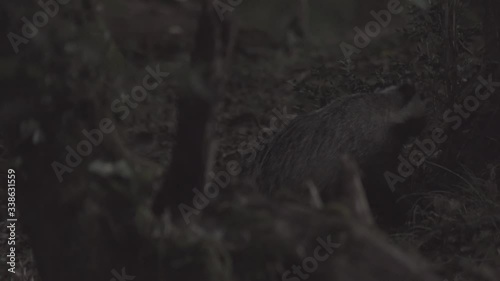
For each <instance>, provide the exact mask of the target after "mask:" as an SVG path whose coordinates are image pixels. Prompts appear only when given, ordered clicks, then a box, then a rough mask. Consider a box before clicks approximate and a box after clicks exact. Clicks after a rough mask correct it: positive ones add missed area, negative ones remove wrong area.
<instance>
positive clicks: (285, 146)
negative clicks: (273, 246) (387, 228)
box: [252, 84, 426, 223]
mask: <svg viewBox="0 0 500 281" xmlns="http://www.w3.org/2000/svg"><path fill="white" fill-rule="evenodd" d="M425 103H426V102H425V101H424V99H423V98H422V97H421V96H420V95H419V94H417V93H416V91H415V88H414V87H413V86H412V85H411V84H403V85H400V86H392V87H389V88H386V89H384V90H380V91H377V92H373V93H363V94H353V95H349V96H344V97H341V98H338V99H336V100H334V101H333V102H331V103H330V104H329V105H327V106H325V107H323V108H321V109H318V110H316V111H314V112H311V113H308V114H305V115H301V116H298V117H296V118H295V119H293V120H292V121H291V122H290V124H289V125H288V126H287V127H285V128H284V129H283V130H282V131H280V132H279V133H277V134H276V135H275V137H274V138H273V139H272V140H271V141H270V142H269V143H268V145H267V146H266V148H265V149H264V150H263V151H262V153H260V154H259V155H258V157H257V160H256V165H255V166H254V167H253V170H252V175H253V179H254V181H255V183H256V186H258V188H259V190H260V191H261V192H264V193H266V194H268V195H271V196H283V195H284V196H287V195H291V194H294V195H297V197H298V198H309V197H308V196H306V195H308V194H309V193H310V183H312V184H313V186H314V187H315V188H316V190H317V191H318V193H319V194H320V197H321V199H323V201H326V202H328V201H332V200H335V197H336V196H338V192H337V190H336V186H339V182H338V181H339V177H340V175H339V170H340V158H341V157H342V156H343V155H344V154H348V155H350V156H351V157H352V158H354V160H355V161H356V162H357V163H358V165H359V166H360V168H361V172H362V182H363V186H364V188H365V191H366V194H367V198H368V202H369V204H370V207H371V208H372V210H373V212H374V213H375V215H376V216H377V215H378V217H379V219H380V218H381V219H382V220H386V221H389V222H396V221H397V222H398V223H400V222H401V221H402V219H403V218H402V216H401V214H402V213H401V210H400V209H399V208H398V206H397V205H396V195H395V194H394V193H393V192H392V191H391V189H390V188H389V185H388V184H387V182H386V180H385V177H384V172H385V171H387V170H390V169H391V168H392V166H393V165H395V164H396V163H397V157H398V155H399V153H400V151H401V148H402V147H403V145H404V144H405V143H406V142H407V141H408V140H409V139H410V138H411V137H412V136H417V135H418V134H419V133H420V132H421V131H422V130H423V129H424V127H425V124H426V118H425V115H426V114H425V113H426V110H425V109H426V106H425ZM308 185H309V187H308Z"/></svg>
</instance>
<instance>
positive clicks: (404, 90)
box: [398, 82, 416, 104]
mask: <svg viewBox="0 0 500 281" xmlns="http://www.w3.org/2000/svg"><path fill="white" fill-rule="evenodd" d="M398 91H399V93H400V94H401V95H402V97H403V102H404V103H405V104H406V103H408V102H409V101H410V100H411V98H413V96H414V95H415V93H416V91H415V85H413V84H412V83H409V82H407V83H404V84H402V85H401V86H399V89H398Z"/></svg>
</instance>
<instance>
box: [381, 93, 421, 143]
mask: <svg viewBox="0 0 500 281" xmlns="http://www.w3.org/2000/svg"><path fill="white" fill-rule="evenodd" d="M379 93H380V94H382V95H386V96H387V98H389V99H390V101H391V102H390V104H391V108H390V110H389V114H388V116H387V118H388V121H389V122H390V123H392V124H393V125H394V132H395V133H397V134H398V135H400V136H401V137H402V138H407V137H412V136H416V135H418V134H420V133H421V132H422V130H423V129H424V128H425V125H426V123H427V122H426V121H427V120H426V119H427V118H426V115H427V114H426V107H427V106H426V105H427V103H428V100H425V99H424V98H423V97H422V96H421V95H420V94H418V93H416V91H415V87H414V86H413V85H411V84H402V85H400V86H393V87H390V88H387V89H384V90H382V91H380V92H379Z"/></svg>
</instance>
